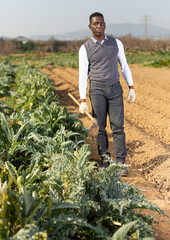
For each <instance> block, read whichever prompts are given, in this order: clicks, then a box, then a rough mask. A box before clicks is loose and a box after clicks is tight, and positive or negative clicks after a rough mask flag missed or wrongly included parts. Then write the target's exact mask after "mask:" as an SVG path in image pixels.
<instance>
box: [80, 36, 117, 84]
mask: <svg viewBox="0 0 170 240" xmlns="http://www.w3.org/2000/svg"><path fill="white" fill-rule="evenodd" d="M84 46H85V48H86V51H87V57H88V61H89V71H88V73H89V78H90V81H98V83H100V84H102V85H103V84H104V85H112V84H114V83H116V82H118V81H119V76H120V75H119V72H118V66H117V61H118V46H117V43H116V40H115V38H113V37H109V36H108V40H107V39H105V41H104V43H103V44H96V43H94V42H93V40H92V39H89V40H87V41H86V42H85V43H84Z"/></svg>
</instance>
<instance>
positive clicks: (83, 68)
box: [79, 35, 133, 99]
mask: <svg viewBox="0 0 170 240" xmlns="http://www.w3.org/2000/svg"><path fill="white" fill-rule="evenodd" d="M115 39H116V38H115ZM92 40H93V41H94V42H95V43H96V42H97V40H96V39H95V38H93V37H92ZM107 40H108V38H107V36H106V35H105V39H103V40H102V41H101V42H100V44H103V42H104V41H107ZM116 42H117V46H118V56H117V57H118V62H119V64H120V67H121V71H122V73H123V76H124V78H125V80H126V82H127V85H128V86H133V79H132V74H131V71H130V68H129V66H128V64H127V60H126V57H125V53H124V47H123V44H122V42H121V41H120V40H118V39H116ZM88 67H89V61H88V58H87V52H86V48H85V46H84V44H83V45H82V46H81V47H80V50H79V93H80V99H86V91H87V79H88Z"/></svg>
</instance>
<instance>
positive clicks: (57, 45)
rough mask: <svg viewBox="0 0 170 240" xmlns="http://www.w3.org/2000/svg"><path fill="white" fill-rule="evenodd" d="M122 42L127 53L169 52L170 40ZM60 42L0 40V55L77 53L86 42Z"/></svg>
mask: <svg viewBox="0 0 170 240" xmlns="http://www.w3.org/2000/svg"><path fill="white" fill-rule="evenodd" d="M119 39H120V40H121V41H122V42H123V44H124V47H125V50H128V51H137V50H141V51H158V50H163V51H164V50H170V39H168V40H159V39H158V40H153V39H141V38H136V37H132V36H131V35H128V36H122V37H119ZM86 40H87V39H83V40H74V41H60V40H56V39H53V38H52V39H50V40H48V41H32V40H28V41H26V42H22V41H20V40H17V39H8V40H4V39H0V54H1V55H8V54H11V53H24V52H28V51H29V52H30V51H32V52H78V50H79V48H80V46H81V45H82V44H83V43H84V42H85V41H86Z"/></svg>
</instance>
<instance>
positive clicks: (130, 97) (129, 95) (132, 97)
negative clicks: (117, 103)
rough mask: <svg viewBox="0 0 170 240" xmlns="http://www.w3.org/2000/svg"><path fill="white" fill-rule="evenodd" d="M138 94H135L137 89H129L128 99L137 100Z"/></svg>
mask: <svg viewBox="0 0 170 240" xmlns="http://www.w3.org/2000/svg"><path fill="white" fill-rule="evenodd" d="M135 98H136V95H135V90H134V89H132V88H131V89H129V92H128V97H127V99H128V100H129V103H133V102H134V101H135ZM130 99H131V100H130Z"/></svg>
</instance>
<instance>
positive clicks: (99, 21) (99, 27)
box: [89, 16, 106, 38]
mask: <svg viewBox="0 0 170 240" xmlns="http://www.w3.org/2000/svg"><path fill="white" fill-rule="evenodd" d="M105 28H106V23H105V22H104V18H103V17H99V16H97V17H93V18H92V19H91V23H90V25H89V29H90V30H91V31H92V33H93V36H94V37H95V36H96V37H99V38H100V37H103V36H104V31H105Z"/></svg>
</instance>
